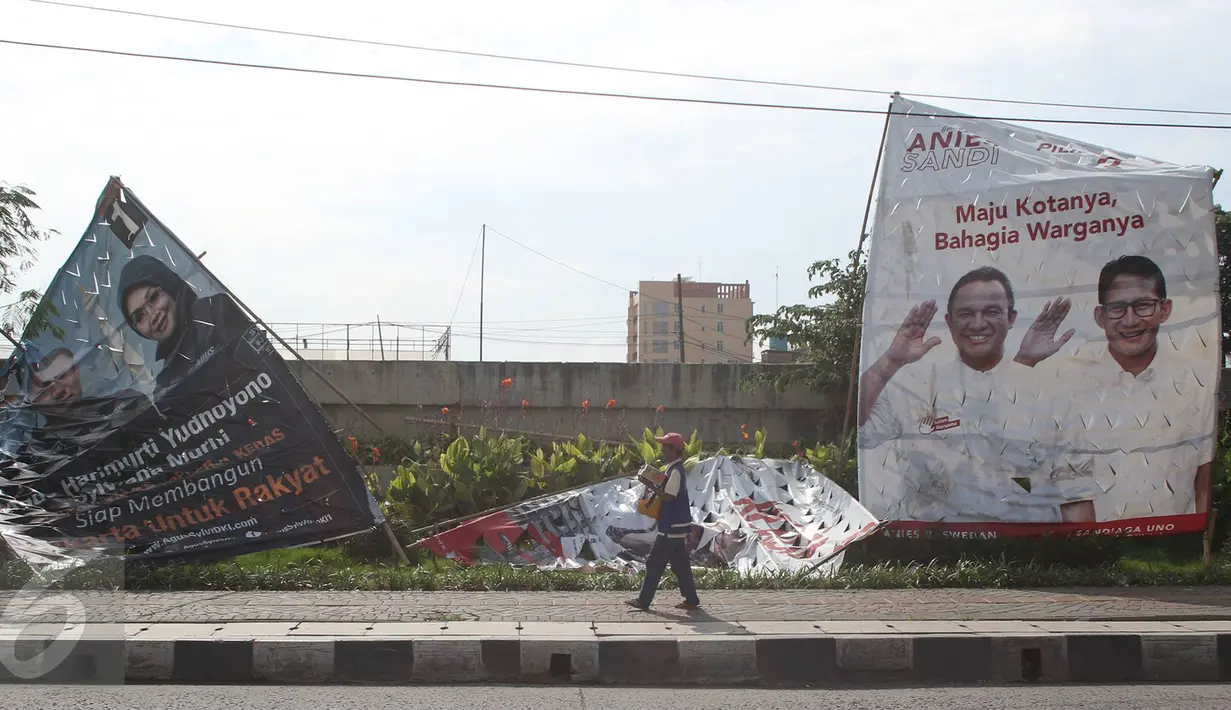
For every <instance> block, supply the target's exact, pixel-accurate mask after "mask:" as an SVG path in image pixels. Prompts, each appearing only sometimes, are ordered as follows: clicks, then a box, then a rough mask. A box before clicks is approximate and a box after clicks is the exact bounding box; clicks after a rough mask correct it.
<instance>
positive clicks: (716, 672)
mask: <svg viewBox="0 0 1231 710" xmlns="http://www.w3.org/2000/svg"><path fill="white" fill-rule="evenodd" d="M630 596H631V595H630V594H627V593H576V594H561V593H556V594H532V593H507V594H506V593H418V592H416V593H410V592H406V593H402V592H366V593H360V592H298V593H220V592H192V593H136V592H126V593H109V594H107V593H78V594H74V595H72V597H71V599H70V601H71V604H69V605H68V606H65V601H66V598H65V597H63V596H61V597H59V598H56V597H55V596H54V595H49V596H47V597H45V598H40V599H33V600H31V599H19V600H18V601H19V602H20V603H22V604H25V605H26V606H25V608H24V609H16V605H9V601H10V600H11V599H12V594H11V593H7V594H5V595H3V596H0V604H5V605H8V608H7V609H6V610H5V612H0V613H3V614H4V615H3V616H0V661H4V660H5V659H6V658H7V659H10V660H11V659H12V658H14V657H15V658H17V659H23V660H25V659H30V660H28V661H26V662H25V664H24V666H23V664H21V663H17V664H12V663H0V679H7V680H14V679H20V678H24V679H27V680H29V681H32V682H57V683H64V682H90V683H108V682H112V683H121V682H150V681H153V682H184V683H236V682H274V683H449V682H463V683H503V682H508V683H534V682H563V683H569V682H572V683H606V684H617V685H619V684H623V685H677V684H695V685H700V684H715V685H728V686H729V685H749V684H754V685H778V686H796V687H804V686H808V687H812V686H818V685H834V686H836V685H873V686H883V685H890V684H897V683H904V682H908V683H924V684H931V683H958V684H978V683H1014V682H1145V681H1177V682H1202V681H1217V680H1224V681H1226V680H1231V590H1228V589H1224V588H1196V589H1184V588H1170V589H1114V590H1113V589H1097V590H1094V589H1085V590H918V591H911V590H893V591H787V592H756V591H739V592H708V593H703V597H702V598H703V601H705V602H706V603H707V607H706V608H705V610H704V611H702V612H693V613H691V614H690V613H686V612H677V611H676V610H674V609H673V608H671V604H672V603H673V602H674V601H675V594H674V592H673V591H672V590H664V591H663V592H662V593H661V594H660V596H659V602H660V604H661V605H662V606H663V609H662V610H656V611H651V612H637V611H635V610H631V609H628V608H626V607H623V605H622V604H621V602H622V601H623V600H624V599H626V598H628V597H630ZM15 611H16V612H18V613H14V612H15ZM56 649H59V651H58V652H56V653H53V651H56ZM44 651H45V653H44V655H43V657H41V659H40V658H37V655H38V654H39V653H40V652H44ZM14 652H15V656H14ZM32 657H33V658H32Z"/></svg>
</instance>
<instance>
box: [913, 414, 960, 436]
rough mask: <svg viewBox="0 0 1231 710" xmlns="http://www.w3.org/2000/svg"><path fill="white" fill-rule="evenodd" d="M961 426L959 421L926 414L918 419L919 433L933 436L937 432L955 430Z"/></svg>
mask: <svg viewBox="0 0 1231 710" xmlns="http://www.w3.org/2000/svg"><path fill="white" fill-rule="evenodd" d="M961 425H962V420H961V419H951V418H949V417H938V416H935V415H932V414H927V415H924V416H922V417H920V418H919V433H920V434H935V433H936V432H938V431H946V430H948V429H956V428H957V427H959V426H961Z"/></svg>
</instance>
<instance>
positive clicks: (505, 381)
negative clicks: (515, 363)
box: [500, 377, 513, 390]
mask: <svg viewBox="0 0 1231 710" xmlns="http://www.w3.org/2000/svg"><path fill="white" fill-rule="evenodd" d="M500 386H501V387H504V388H505V389H506V390H507V389H508V388H510V387H512V386H513V378H511V377H506V378H504V379H503V380H501V382H500Z"/></svg>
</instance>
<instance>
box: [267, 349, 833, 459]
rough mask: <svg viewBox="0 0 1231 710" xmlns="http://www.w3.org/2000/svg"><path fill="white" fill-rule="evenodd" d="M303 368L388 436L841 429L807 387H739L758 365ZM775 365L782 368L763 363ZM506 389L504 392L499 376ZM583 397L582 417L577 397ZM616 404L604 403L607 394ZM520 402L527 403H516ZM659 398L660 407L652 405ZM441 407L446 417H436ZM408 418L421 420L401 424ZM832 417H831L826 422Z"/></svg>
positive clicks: (722, 436)
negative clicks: (470, 429) (479, 429)
mask: <svg viewBox="0 0 1231 710" xmlns="http://www.w3.org/2000/svg"><path fill="white" fill-rule="evenodd" d="M289 365H290V367H291V369H292V371H293V372H295V374H296V375H297V376H298V377H299V379H300V381H302V382H303V383H304V385H305V386H306V387H307V389H308V391H309V392H310V393H311V394H312V396H313V397H314V398H315V399H316V400H317V401H318V402H320V403H321V405H322V406H323V408H324V409H325V412H326V414H328V415H329V416H330V418H332V419H333V421H334V422H335V423H336V424H338V425H339V426H342V427H346V428H347V429H349V430H350V431H357V432H366V431H370V430H371V429H372V427H371V426H370V425H369V424H368V423H367V422H365V421H364V419H363V418H362V416H361V415H359V414H358V413H356V412H355V411H354V409H353V408H351V407H350V406H349V405H347V404H346V403H345V401H344V400H343V399H342V397H340V396H338V394H336V393H335V392H333V391H332V390H331V389H330V388H329V387H328V385H326V384H325V383H324V382H322V381H321V379H320V378H319V377H317V376H316V375H315V374H313V373H312V372H311V370H309V369H308V368H307V367H305V366H304V365H303V364H302V363H300V362H298V361H290V363H289ZM312 365H313V367H315V368H316V369H317V370H319V371H320V372H321V373H322V374H324V375H325V376H326V377H328V378H329V380H330V381H332V382H333V384H334V385H335V386H337V387H338V389H340V390H341V391H342V392H344V393H345V394H346V396H347V397H349V398H350V399H351V400H353V401H354V402H355V404H357V405H359V406H360V407H361V408H363V410H364V411H365V412H366V413H367V414H368V416H370V417H372V419H374V420H376V421H377V422H378V423H379V424H380V426H381V427H382V428H384V429H385V430H386V431H388V432H390V433H396V434H399V435H403V436H413V435H416V434H419V433H423V432H427V431H441V430H443V429H447V428H449V427H450V426H452V425H453V424H455V423H457V422H466V423H471V424H484V425H486V426H488V427H492V428H495V427H500V428H506V429H514V430H521V431H527V432H531V431H533V432H540V433H546V434H563V435H575V434H576V433H577V432H579V431H580V432H586V433H587V435H589V436H592V437H595V438H606V439H618V440H626V439H627V436H628V434H630V433H637V432H640V431H641V430H642V429H643V428H644V427H646V426H657V425H659V424H661V426H662V427H663V428H664V429H667V430H675V431H679V432H680V433H682V434H684V435H685V436H688V435H690V434H691V433H692V431H693V430H694V429H695V430H696V431H697V433H698V436H700V437H701V438H702V439H703V440H705V441H707V442H719V441H727V442H734V441H737V440H738V439H739V438H740V425H742V424H747V425H748V431H749V434H750V435H751V433H752V432H753V431H755V430H756V429H757V428H758V427H761V426H765V427H766V428H767V430H768V434H769V440H770V441H771V442H775V443H781V442H789V441H792V440H795V439H805V440H809V441H812V440H815V439H816V438H817V432H818V430H820V429H821V428H823V427H832V428H835V429H836V428H838V427H840V426H841V416H842V410H841V405H840V404H839V405H838V406H830V407H826V406H825V404H824V402H823V401H822V398H821V397H820V396H819V395H816V394H813V393H810V392H807V391H788V392H783V393H781V394H779V393H775V392H773V391H758V392H755V393H747V392H745V391H743V390H742V389H741V388H740V383H741V382H742V381H743V379H744V377H745V376H746V375H747V374H748V373H749V372H750V371H751V370H752V369H753V368H756V367H766V366H758V365H735V364H730V365H725V364H712V365H700V364H698V365H673V364H669V365H654V364H640V365H635V364H634V365H630V364H624V363H529V362H527V363H520V362H510V363H505V362H491V363H479V362H346V361H326V362H313V363H312ZM768 367H774V368H784V367H792V366H790V365H770V366H768ZM506 378H507V379H511V380H512V386H511V387H509V388H508V389H504V388H503V387H502V385H501V383H502V381H503V380H505V379H506ZM587 399H588V400H589V402H590V410H589V414H588V415H587V414H585V413H584V412H583V410H582V402H583V401H585V400H587ZM610 399H614V400H615V401H616V407H615V408H614V409H612V410H607V409H606V405H607V401H608V400H610ZM522 400H525V401H526V402H527V404H528V407H527V408H526V409H525V410H523V409H522V407H521V403H522ZM659 405H662V406H663V407H664V411H663V412H661V413H660V412H658V411H657V407H658V406H659ZM443 407H448V408H449V414H448V416H445V415H443V414H442V412H441V409H442V408H443ZM411 418H419V419H426V420H429V421H428V423H423V422H415V421H408V419H411ZM835 422H836V424H835Z"/></svg>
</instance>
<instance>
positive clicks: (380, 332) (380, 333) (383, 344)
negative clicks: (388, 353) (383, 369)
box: [376, 313, 385, 362]
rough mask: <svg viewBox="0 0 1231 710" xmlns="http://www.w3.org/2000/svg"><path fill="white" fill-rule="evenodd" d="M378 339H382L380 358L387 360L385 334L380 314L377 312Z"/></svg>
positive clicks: (382, 360)
mask: <svg viewBox="0 0 1231 710" xmlns="http://www.w3.org/2000/svg"><path fill="white" fill-rule="evenodd" d="M376 339H377V340H378V341H380V360H381V362H384V361H385V335H384V333H383V332H382V331H381V329H380V314H379V313H377V314H376Z"/></svg>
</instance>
